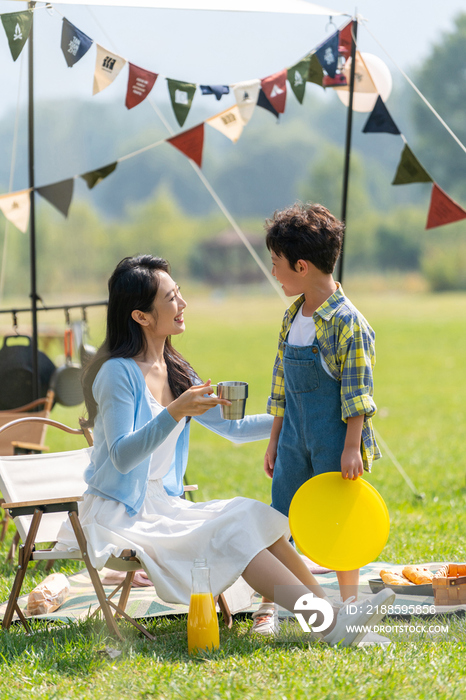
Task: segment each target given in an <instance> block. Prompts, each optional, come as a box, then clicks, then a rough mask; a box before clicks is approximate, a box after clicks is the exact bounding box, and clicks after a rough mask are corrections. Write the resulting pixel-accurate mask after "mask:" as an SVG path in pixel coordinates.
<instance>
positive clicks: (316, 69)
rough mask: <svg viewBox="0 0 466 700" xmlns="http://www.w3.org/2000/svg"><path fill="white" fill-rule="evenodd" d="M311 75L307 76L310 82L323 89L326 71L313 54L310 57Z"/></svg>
mask: <svg viewBox="0 0 466 700" xmlns="http://www.w3.org/2000/svg"><path fill="white" fill-rule="evenodd" d="M309 59H310V60H309V75H308V76H307V79H308V82H310V83H315V84H316V85H320V86H321V87H322V82H323V80H324V71H323V70H322V66H321V65H320V61H319V59H318V58H317V56H316V54H315V53H313V54H311V55H310V57H309Z"/></svg>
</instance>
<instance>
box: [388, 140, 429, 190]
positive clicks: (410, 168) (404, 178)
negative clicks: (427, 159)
mask: <svg viewBox="0 0 466 700" xmlns="http://www.w3.org/2000/svg"><path fill="white" fill-rule="evenodd" d="M412 182H433V180H432V178H431V176H430V175H429V173H428V172H427V170H424V168H423V167H422V165H421V164H420V162H419V161H418V159H417V158H416V156H415V155H414V153H413V152H412V150H411V149H410V148H409V146H408V144H407V143H406V144H405V147H404V148H403V152H402V154H401V159H400V162H399V163H398V168H397V171H396V174H395V179H394V180H393V182H392V185H409V184H410V183H412Z"/></svg>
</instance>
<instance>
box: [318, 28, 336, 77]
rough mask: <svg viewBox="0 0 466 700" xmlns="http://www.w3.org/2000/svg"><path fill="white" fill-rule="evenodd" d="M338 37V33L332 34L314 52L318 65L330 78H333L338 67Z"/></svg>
mask: <svg viewBox="0 0 466 700" xmlns="http://www.w3.org/2000/svg"><path fill="white" fill-rule="evenodd" d="M338 35H339V32H335V34H332V36H331V37H329V38H328V39H327V40H326V41H324V43H323V44H321V45H320V46H319V47H318V48H317V49H316V52H315V53H316V56H317V58H318V59H319V62H320V65H321V66H322V68H323V69H324V71H325V72H326V73H328V75H329V76H330V77H331V78H334V77H335V72H336V70H337V65H338Z"/></svg>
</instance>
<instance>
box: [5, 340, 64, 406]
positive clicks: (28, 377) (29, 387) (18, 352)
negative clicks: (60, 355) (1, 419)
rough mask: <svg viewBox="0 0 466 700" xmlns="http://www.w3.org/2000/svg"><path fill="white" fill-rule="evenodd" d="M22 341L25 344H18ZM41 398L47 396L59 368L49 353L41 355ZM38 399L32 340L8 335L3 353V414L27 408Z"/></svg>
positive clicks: (40, 353) (39, 359)
mask: <svg viewBox="0 0 466 700" xmlns="http://www.w3.org/2000/svg"><path fill="white" fill-rule="evenodd" d="M18 339H20V340H21V341H22V342H21V345H19V344H18V343H17V342H16V341H17V340H18ZM38 371H39V397H38V398H42V397H43V396H45V395H46V393H47V391H48V389H49V386H50V381H51V379H52V375H53V373H54V372H55V365H54V364H53V362H52V360H50V359H49V358H48V357H47V355H45V353H43V352H41V351H40V350H39V353H38ZM33 400H34V391H33V358H32V338H31V337H30V336H28V335H19V334H18V335H6V336H5V337H4V339H3V347H2V348H1V350H0V411H9V410H11V409H12V408H19V407H20V406H25V405H26V404H28V403H30V402H31V401H33Z"/></svg>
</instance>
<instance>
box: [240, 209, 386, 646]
mask: <svg viewBox="0 0 466 700" xmlns="http://www.w3.org/2000/svg"><path fill="white" fill-rule="evenodd" d="M266 232H267V236H266V244H267V248H268V249H269V251H270V253H271V256H272V274H273V275H274V277H276V279H277V280H278V281H279V282H280V283H281V284H282V289H283V291H284V292H285V294H286V296H290V297H292V296H297V295H300V296H299V297H298V299H296V301H294V302H293V304H292V305H291V306H290V307H289V308H288V309H287V311H286V312H285V315H284V318H283V323H282V328H281V331H280V336H279V341H278V353H277V357H276V360H275V364H274V368H273V379H272V392H271V396H270V397H269V400H268V405H267V412H268V413H270V414H271V415H273V416H274V422H273V427H272V432H271V436H270V441H269V444H268V447H267V451H266V453H265V460H264V470H265V472H266V474H267V475H268V476H269V477H272V478H273V482H272V506H273V507H274V508H276V509H277V510H279V511H280V512H281V513H283V514H284V515H288V511H289V507H290V503H291V500H292V498H293V496H294V494H295V493H296V491H297V489H298V488H299V487H300V486H301V485H302V484H303V483H304V482H305V481H307V480H308V479H310V478H311V477H313V476H316V475H317V474H323V473H325V472H339V471H341V474H342V477H343V478H344V479H357V478H358V477H359V476H360V475H361V474H362V473H363V469H366V470H367V471H370V470H371V465H372V462H373V460H375V459H378V458H379V457H380V456H381V455H380V452H379V449H378V446H377V443H376V441H375V437H374V432H373V429H372V421H371V416H373V415H374V413H375V411H376V406H375V403H374V400H373V398H372V394H373V383H372V368H373V365H374V362H375V351H374V339H375V335H374V331H373V330H372V328H371V327H370V326H369V324H368V323H367V321H366V319H365V318H364V317H363V316H362V315H361V314H360V313H359V311H358V310H357V309H356V308H355V307H354V306H353V304H351V302H350V301H349V300H348V299H347V298H346V297H345V295H344V293H343V290H342V288H341V285H340V284H339V283H338V282H335V281H334V279H333V276H332V273H333V270H334V267H335V263H336V261H337V259H338V256H339V254H340V250H341V244H342V239H343V232H344V224H343V223H342V222H341V221H338V219H336V218H335V217H334V216H333V215H332V214H331V213H330V212H329V211H328V209H326V208H325V207H323V206H321V205H319V204H314V205H306V206H303V205H300V204H294V205H293V206H291V207H289V208H287V209H284V210H283V211H278V212H275V214H274V216H273V218H272V219H269V220H267V222H266ZM358 534H359V533H358ZM349 536H352V535H351V534H350V535H349ZM337 576H338V581H339V584H340V593H341V597H342V600H347V599H348V598H350V597H351V596H354V597H357V587H358V582H359V570H355V571H339V572H337ZM275 613H276V611H275ZM274 618H275V615H274V608H273V605H272V604H269V603H268V602H267V601H265V600H264V602H263V604H262V606H261V608H260V609H259V611H258V612H257V613H255V620H254V628H253V629H254V631H256V632H259V633H261V634H271V633H273V631H276V620H274Z"/></svg>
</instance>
